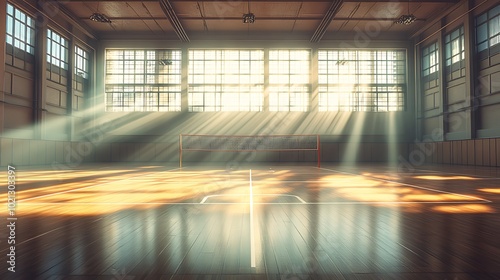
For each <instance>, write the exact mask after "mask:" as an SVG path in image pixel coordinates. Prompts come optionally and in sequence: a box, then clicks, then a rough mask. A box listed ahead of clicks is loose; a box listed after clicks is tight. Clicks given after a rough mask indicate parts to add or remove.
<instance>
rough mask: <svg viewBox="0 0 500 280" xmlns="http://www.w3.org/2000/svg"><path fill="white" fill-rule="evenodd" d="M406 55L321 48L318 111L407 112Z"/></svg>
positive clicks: (389, 51) (393, 50)
mask: <svg viewBox="0 0 500 280" xmlns="http://www.w3.org/2000/svg"><path fill="white" fill-rule="evenodd" d="M406 56H407V54H406V50H404V49H364V50H355V49H352V50H341V49H319V50H318V95H319V98H318V100H319V101H318V110H319V111H320V112H328V111H349V112H354V111H363V112H393V111H404V110H405V109H406V83H407V77H406V67H407V57H406ZM391 58H392V59H391ZM391 69H392V70H394V69H396V70H394V71H392V72H391Z"/></svg>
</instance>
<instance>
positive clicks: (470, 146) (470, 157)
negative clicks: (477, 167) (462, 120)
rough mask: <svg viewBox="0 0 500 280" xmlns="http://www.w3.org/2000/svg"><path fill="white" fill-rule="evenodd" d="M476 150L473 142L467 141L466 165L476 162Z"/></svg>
mask: <svg viewBox="0 0 500 280" xmlns="http://www.w3.org/2000/svg"><path fill="white" fill-rule="evenodd" d="M475 154H476V148H475V142H474V140H468V141H467V164H468V165H474V164H475V162H476V156H475Z"/></svg>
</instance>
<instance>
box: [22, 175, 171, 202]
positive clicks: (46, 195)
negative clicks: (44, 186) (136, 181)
mask: <svg viewBox="0 0 500 280" xmlns="http://www.w3.org/2000/svg"><path fill="white" fill-rule="evenodd" d="M177 169H180V168H174V169H169V170H165V171H160V172H170V171H174V170H177ZM157 173H159V172H157ZM157 173H155V175H156V174H157ZM150 175H152V174H150ZM141 176H142V177H146V176H149V175H144V174H141V175H137V176H132V177H130V178H124V179H119V180H115V181H111V182H106V183H102V184H95V185H92V186H88V187H82V188H77V189H69V190H66V191H61V192H55V193H49V194H45V195H41V196H34V197H30V198H26V199H20V200H19V201H18V203H22V202H25V201H30V200H33V199H37V198H43V197H48V196H53V195H58V194H63V193H69V192H74V191H79V190H85V189H89V188H95V187H99V186H102V185H107V184H111V183H116V182H118V181H123V180H128V179H131V178H136V177H141ZM32 190H35V189H32Z"/></svg>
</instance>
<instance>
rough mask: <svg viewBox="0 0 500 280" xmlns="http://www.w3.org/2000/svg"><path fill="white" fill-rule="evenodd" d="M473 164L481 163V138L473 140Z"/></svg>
mask: <svg viewBox="0 0 500 280" xmlns="http://www.w3.org/2000/svg"><path fill="white" fill-rule="evenodd" d="M474 156H475V163H474V164H475V165H483V143H482V140H481V139H477V140H474Z"/></svg>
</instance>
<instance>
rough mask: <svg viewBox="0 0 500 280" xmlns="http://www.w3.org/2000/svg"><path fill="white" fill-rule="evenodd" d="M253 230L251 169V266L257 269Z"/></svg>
mask: <svg viewBox="0 0 500 280" xmlns="http://www.w3.org/2000/svg"><path fill="white" fill-rule="evenodd" d="M254 232H255V231H254V228H253V188H252V169H250V266H251V267H255V234H254Z"/></svg>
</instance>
